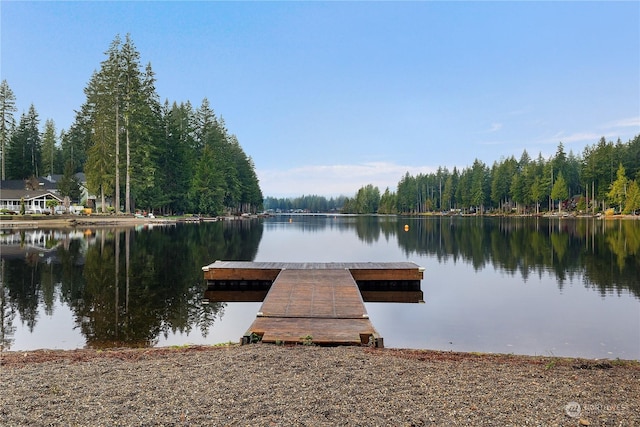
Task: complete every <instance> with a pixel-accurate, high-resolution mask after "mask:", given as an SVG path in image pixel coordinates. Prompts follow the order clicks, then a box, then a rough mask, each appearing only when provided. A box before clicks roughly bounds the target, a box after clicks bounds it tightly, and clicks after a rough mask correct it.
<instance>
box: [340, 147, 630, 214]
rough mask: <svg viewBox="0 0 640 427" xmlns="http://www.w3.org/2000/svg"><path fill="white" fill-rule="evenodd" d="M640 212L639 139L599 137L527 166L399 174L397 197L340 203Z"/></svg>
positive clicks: (408, 208) (398, 209)
mask: <svg viewBox="0 0 640 427" xmlns="http://www.w3.org/2000/svg"><path fill="white" fill-rule="evenodd" d="M610 207H611V208H614V209H615V210H616V211H617V212H621V213H632V212H636V211H638V210H640V135H638V136H636V137H635V138H634V139H632V140H629V141H628V142H627V143H622V142H621V141H620V140H618V141H617V142H616V143H615V144H614V143H613V142H610V141H609V142H607V141H606V140H605V139H604V137H603V138H601V139H600V140H599V141H598V142H597V143H596V144H594V145H591V146H587V147H586V148H585V149H584V151H583V153H582V154H581V155H575V154H573V152H569V154H568V155H567V154H566V153H565V151H564V146H563V144H562V143H560V144H559V145H558V148H557V151H556V153H555V155H554V156H552V157H551V158H549V159H545V158H543V157H542V155H538V158H537V159H532V158H531V157H530V156H529V154H528V153H527V151H526V150H525V151H524V152H523V153H522V155H521V156H520V159H519V160H516V159H515V158H514V157H513V156H512V157H509V158H506V159H505V158H503V159H501V160H500V161H496V162H494V163H493V165H492V166H491V167H489V166H487V165H486V164H484V163H483V162H481V161H480V160H477V159H476V160H475V161H474V162H473V165H472V166H471V167H466V168H464V169H462V170H458V169H457V168H454V169H453V170H452V171H449V170H448V169H447V168H442V167H440V168H438V170H437V172H436V173H430V174H418V175H416V176H412V175H410V174H409V173H407V174H406V175H405V176H403V177H402V178H401V179H400V181H399V182H398V186H397V191H396V192H395V193H394V192H390V191H389V189H388V188H387V189H386V190H385V192H384V193H383V194H382V195H380V192H379V190H378V188H377V187H374V186H372V185H367V186H364V187H362V188H361V189H360V190H358V192H357V193H356V195H355V196H354V197H353V198H348V199H346V200H345V202H344V208H343V210H342V211H343V212H347V213H385V214H391V213H404V214H419V213H424V212H435V211H438V212H440V211H451V210H454V211H460V212H467V213H468V212H476V213H483V212H487V211H491V212H499V213H510V212H517V213H539V212H540V211H541V210H547V211H550V210H555V209H557V210H559V211H562V210H577V211H582V212H601V211H605V210H606V209H607V208H610Z"/></svg>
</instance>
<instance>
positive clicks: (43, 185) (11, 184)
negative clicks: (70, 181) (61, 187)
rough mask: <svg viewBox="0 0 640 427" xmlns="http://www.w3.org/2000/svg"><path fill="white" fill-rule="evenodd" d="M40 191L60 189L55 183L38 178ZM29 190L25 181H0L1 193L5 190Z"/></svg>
mask: <svg viewBox="0 0 640 427" xmlns="http://www.w3.org/2000/svg"><path fill="white" fill-rule="evenodd" d="M38 184H39V185H40V186H39V190H50V191H53V190H56V189H57V188H58V186H57V184H56V183H55V182H52V181H49V180H48V179H46V178H38ZM26 188H27V181H26V180H24V179H7V180H4V181H0V191H4V190H24V189H26Z"/></svg>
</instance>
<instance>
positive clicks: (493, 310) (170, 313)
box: [0, 216, 640, 359]
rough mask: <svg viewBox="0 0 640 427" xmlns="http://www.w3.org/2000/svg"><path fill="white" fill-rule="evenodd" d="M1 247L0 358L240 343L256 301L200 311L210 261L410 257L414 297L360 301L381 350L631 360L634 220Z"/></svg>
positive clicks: (380, 223)
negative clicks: (418, 277) (417, 292)
mask: <svg viewBox="0 0 640 427" xmlns="http://www.w3.org/2000/svg"><path fill="white" fill-rule="evenodd" d="M405 225H408V226H409V230H408V231H405ZM1 250H2V254H1V255H2V270H1V272H2V277H1V283H2V287H1V288H0V309H1V310H2V313H3V314H4V315H3V318H2V325H1V326H2V329H1V330H0V339H1V340H2V342H3V345H4V349H5V350H6V349H11V350H30V349H36V348H82V347H92V348H106V347H114V346H131V347H133V346H154V345H160V346H164V345H181V344H187V343H193V344H215V343H220V342H226V341H234V342H236V341H237V340H238V339H239V338H240V337H241V336H242V335H243V333H244V332H245V331H246V329H247V328H248V327H249V325H250V324H251V322H252V321H253V318H254V317H255V314H256V312H257V311H258V310H259V307H260V303H212V304H202V301H201V297H202V292H203V290H204V283H203V280H202V270H201V268H202V266H204V265H207V264H209V263H211V262H213V261H215V260H218V259H220V260H253V261H283V262H286V261H291V262H294V261H299V262H305V261H308V262H331V261H336V262H338V261H340V262H357V261H413V262H415V263H417V264H419V265H421V266H423V267H425V268H426V271H425V278H424V280H423V281H422V290H423V292H424V296H425V303H424V304H397V303H367V311H368V312H369V315H370V318H371V319H372V322H373V323H374V325H375V326H376V328H377V329H378V331H379V332H380V334H381V335H382V336H383V337H384V339H385V345H386V346H388V347H410V348H430V349H440V350H461V351H479V352H500V353H517V354H542V355H556V356H582V357H594V358H602V357H608V358H615V357H620V358H623V359H640V221H603V220H596V219H580V220H573V219H571V220H568V219H557V218H554V219H542V218H538V219H536V218H475V217H473V218H462V217H444V218H439V217H432V218H431V217H429V218H420V219H416V218H396V217H355V216H338V217H335V216H280V217H273V218H269V219H266V220H246V221H229V222H218V223H206V224H201V225H171V226H163V227H153V228H144V227H143V228H138V229H135V228H128V229H104V228H98V229H87V230H79V231H73V232H69V231H62V230H33V231H21V232H11V231H8V232H7V231H5V234H3V235H2V246H1Z"/></svg>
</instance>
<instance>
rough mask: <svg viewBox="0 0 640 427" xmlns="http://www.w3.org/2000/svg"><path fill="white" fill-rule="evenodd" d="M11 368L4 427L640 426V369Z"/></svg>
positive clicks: (29, 359) (352, 358)
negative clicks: (49, 426) (179, 426)
mask: <svg viewBox="0 0 640 427" xmlns="http://www.w3.org/2000/svg"><path fill="white" fill-rule="evenodd" d="M0 363H1V366H0V376H1V377H2V383H3V393H0V425H52V424H65V425H66V424H68V425H81V426H89V425H91V426H94V425H116V424H117V425H141V424H144V425H177V424H184V425H249V424H250V425H284V424H288V425H314V426H316V425H327V426H328V425H336V424H340V425H416V426H418V425H420V426H426V425H485V424H486V425H549V426H553V425H557V426H578V425H591V426H613V425H615V426H637V425H640V400H638V398H637V396H638V395H640V363H638V362H637V361H620V360H615V361H613V360H600V361H599V360H583V359H568V358H555V357H537V356H536V357H529V356H515V355H492V354H472V353H453V352H440V351H421V350H398V349H371V348H366V347H316V346H302V345H299V346H275V345H267V344H255V345H246V346H237V345H224V346H215V347H202V346H200V347H179V348H153V349H119V350H108V351H96V350H71V351H61V350H57V351H48V350H39V351H33V352H6V353H0Z"/></svg>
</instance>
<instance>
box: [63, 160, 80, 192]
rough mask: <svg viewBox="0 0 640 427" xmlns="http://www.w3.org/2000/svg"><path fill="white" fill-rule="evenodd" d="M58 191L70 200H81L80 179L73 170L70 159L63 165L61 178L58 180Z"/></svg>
mask: <svg viewBox="0 0 640 427" xmlns="http://www.w3.org/2000/svg"><path fill="white" fill-rule="evenodd" d="M58 192H59V193H60V195H61V196H62V197H69V199H71V201H72V202H81V200H80V198H81V197H82V190H81V188H80V181H78V178H77V177H76V176H75V174H74V172H73V164H72V163H71V161H67V163H66V164H65V165H64V173H63V174H62V178H61V179H60V181H58Z"/></svg>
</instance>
